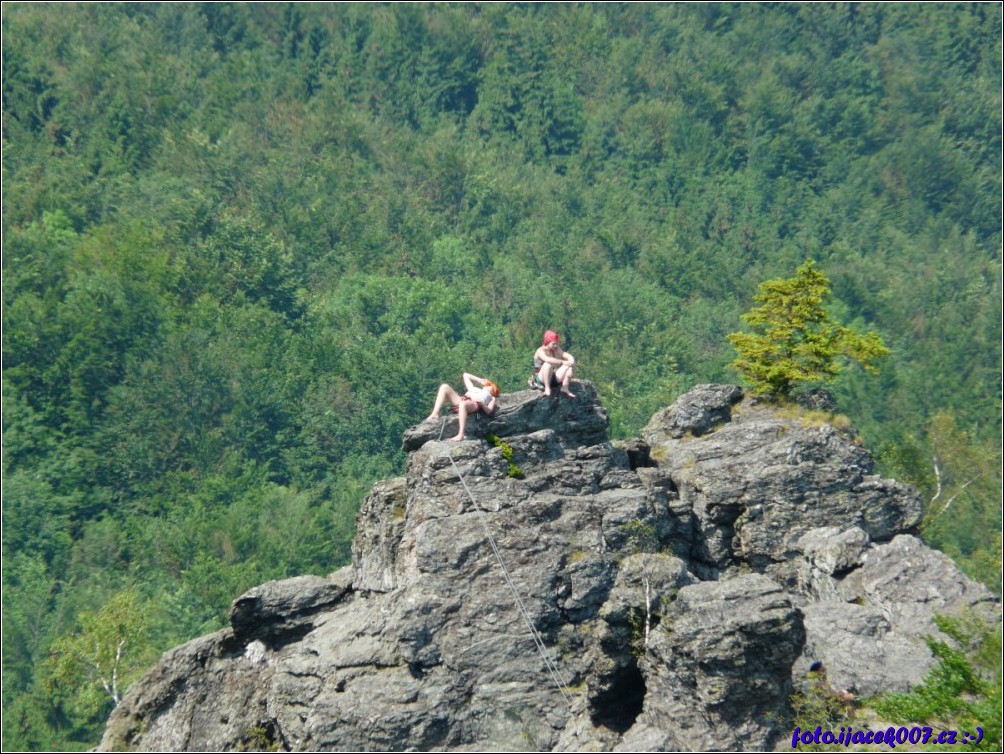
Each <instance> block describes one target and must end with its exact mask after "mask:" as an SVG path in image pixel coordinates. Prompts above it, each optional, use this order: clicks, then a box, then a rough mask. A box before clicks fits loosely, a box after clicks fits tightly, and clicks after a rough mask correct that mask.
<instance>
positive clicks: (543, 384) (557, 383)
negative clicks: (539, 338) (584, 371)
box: [530, 330, 575, 398]
mask: <svg viewBox="0 0 1004 754" xmlns="http://www.w3.org/2000/svg"><path fill="white" fill-rule="evenodd" d="M559 340H560V338H559V337H558V333H556V332H554V330H548V331H547V332H545V333H544V343H543V345H541V346H540V348H538V349H537V350H536V352H535V353H534V354H533V377H531V378H530V387H532V388H533V389H534V390H539V389H541V388H543V390H544V395H546V396H550V395H551V388H554V387H556V388H559V389H560V390H561V392H562V393H564V394H565V395H567V396H568V397H569V398H574V397H575V394H574V393H573V392H572V391H571V390H569V389H568V383H569V382H571V380H572V376H573V375H574V373H575V357H573V356H572V354H570V353H569V352H568V351H563V350H561V346H560V345H558V341H559Z"/></svg>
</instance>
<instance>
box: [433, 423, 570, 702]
mask: <svg viewBox="0 0 1004 754" xmlns="http://www.w3.org/2000/svg"><path fill="white" fill-rule="evenodd" d="M445 430H446V417H443V423H442V426H441V427H440V429H439V439H440V441H442V439H443V432H444V431H445ZM446 455H447V457H448V458H449V459H450V463H451V464H453V470H454V471H456V472H457V477H458V478H459V479H460V483H461V484H462V485H463V487H464V491H465V492H466V493H467V496H468V497H469V498H470V499H471V503H473V504H474V510H475V511H476V512H477V514H478V520H479V521H481V526H482V528H484V530H485V536H486V537H487V538H488V543H489V544H490V545H491V548H492V552H494V553H495V559H496V560H497V561H498V564H499V567H500V568H501V569H502V577H503V578H504V579H505V583H506V585H507V586H508V587H509V591H510V592H512V597H513V601H514V602H515V603H516V609H517V610H518V611H519V614H520V615H521V616H522V618H523V622H524V623H526V627H527V628H528V629H529V631H530V635H531V637H532V638H533V643H534V644H535V645H536V646H537V651H538V652H539V653H540V656H541V657H542V658H543V659H544V664H545V665H546V666H547V670H548V672H549V673H550V674H551V679H552V680H553V681H554V685H555V686H556V687H557V688H558V691H559V692H561V696H562V698H564V700H565V704H566V705H568V706H571V705H572V698H571V695H570V693H569V691H568V686H567V685H566V684H565V682H564V681H563V680H562V678H561V674H560V672H559V671H558V668H557V666H556V665H555V664H554V660H552V659H551V656H550V655H549V654H548V652H547V647H546V646H545V645H544V640H543V638H542V637H541V635H540V633H539V632H538V631H537V629H536V627H535V626H534V625H533V621H532V620H531V618H530V613H529V611H528V610H527V609H526V604H525V603H524V602H523V598H522V597H520V595H519V591H518V590H517V589H516V585H515V584H514V583H513V580H512V575H511V574H510V573H509V569H508V568H507V567H506V564H505V561H503V560H502V553H501V552H500V551H499V548H498V544H497V543H496V542H495V537H493V536H492V533H491V530H490V529H489V528H488V519H487V518H486V517H485V512H484V510H482V508H481V506H480V505H478V501H477V499H476V498H475V497H474V493H472V492H471V488H470V487H468V486H467V480H466V479H464V475H463V474H462V473H461V471H460V467H459V466H457V462H456V461H455V460H454V458H453V452H452V450H451V449H450V448H449V447H447V449H446Z"/></svg>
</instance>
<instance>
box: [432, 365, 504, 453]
mask: <svg viewBox="0 0 1004 754" xmlns="http://www.w3.org/2000/svg"><path fill="white" fill-rule="evenodd" d="M464 385H465V386H466V387H467V392H466V393H464V394H463V395H460V393H458V392H457V391H456V390H454V389H453V388H452V387H451V386H450V385H447V384H446V383H445V382H444V383H443V384H442V385H440V386H439V392H438V393H436V403H435V405H434V406H433V407H432V413H431V414H429V415H428V416H427V417H426V419H425V420H426V421H427V422H428V421H435V420H436V419H438V418H439V412H440V411H441V410H442V408H443V404H445V403H446V401H447V400H449V401H450V403H451V404H452V405H453V409H454V410H455V411H456V412H457V421H458V423H459V425H460V426H459V427H458V428H457V434H456V436H455V437H451V438H450V442H460V441H461V440H463V439H464V430H465V429H466V428H467V417H468V416H469V415H470V414H476V413H477V412H478V411H481V412H483V413H485V414H491V413H494V411H495V407H496V406H497V405H498V394H499V387H498V385H496V384H495V383H494V382H492V381H491V380H488V379H484V378H483V377H477V376H475V375H473V374H470V373H469V372H464ZM478 385H480V386H481V387H478Z"/></svg>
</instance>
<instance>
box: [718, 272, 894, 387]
mask: <svg viewBox="0 0 1004 754" xmlns="http://www.w3.org/2000/svg"><path fill="white" fill-rule="evenodd" d="M829 295H830V284H829V280H827V278H826V275H824V274H823V273H822V272H821V271H820V270H818V269H816V266H815V263H814V262H813V261H811V260H809V261H807V262H806V263H805V264H803V265H802V266H801V267H799V268H798V270H796V272H795V276H794V277H792V278H787V279H783V280H767V281H765V282H763V283H761V284H760V288H759V291H758V293H757V295H756V296H755V297H754V300H755V301H757V302H758V303H759V304H760V306H758V307H755V308H753V309H751V310H750V311H748V312H747V313H746V314H743V315H742V317H741V318H742V320H743V322H745V323H746V324H747V325H749V326H750V327H751V328H752V329H753V332H752V333H746V332H737V333H732V334H731V335H729V336H728V338H729V342H730V343H732V346H733V347H734V348H735V349H736V352H737V353H738V354H739V358H737V359H736V360H735V361H733V362H732V366H733V367H735V369H737V370H738V371H739V373H740V374H741V375H742V376H743V377H744V378H745V380H746V381H747V383H748V384H749V386H750V388H752V390H753V391H754V392H756V393H760V394H766V395H772V396H785V395H789V394H790V393H791V391H792V390H793V389H794V388H796V387H798V386H799V385H804V384H808V383H813V382H832V381H833V379H834V378H835V377H836V376H837V374H839V372H840V370H841V368H842V363H843V361H845V360H850V361H854V362H856V363H858V364H860V365H861V366H862V367H864V368H865V369H866V370H868V371H871V372H874V371H875V364H874V363H875V361H877V360H878V359H879V358H881V357H883V356H886V355H887V354H888V353H889V349H888V348H886V346H885V344H884V343H883V342H882V338H881V337H879V335H878V334H877V333H874V332H867V333H864V334H862V333H858V332H855V331H854V330H851V329H850V328H847V327H843V326H841V325H838V324H837V323H836V322H834V321H833V320H832V319H831V318H830V315H829V314H828V313H827V311H826V309H825V308H824V304H825V303H826V300H827V298H828V297H829Z"/></svg>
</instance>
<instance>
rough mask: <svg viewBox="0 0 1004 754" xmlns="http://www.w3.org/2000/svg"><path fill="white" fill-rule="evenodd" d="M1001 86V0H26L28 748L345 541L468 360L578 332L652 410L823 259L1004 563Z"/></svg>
mask: <svg viewBox="0 0 1004 754" xmlns="http://www.w3.org/2000/svg"><path fill="white" fill-rule="evenodd" d="M1000 113H1001V8H1000V6H999V4H982V3H975V4H940V3H938V4H905V3H896V4H855V3H840V4H821V3H819V4H753V3H748V4H720V3H699V4H687V3H680V4H670V3H649V4H635V3H611V4H596V5H591V4H564V3H562V4H507V3H506V4H485V5H479V4H444V5H426V4H413V3H400V4H375V3H366V4H339V3H311V4H283V3H249V4H233V3H176V4H166V3H89V4H45V3H38V4H35V3H5V4H4V7H3V369H4V372H3V391H4V395H3V399H4V400H3V432H4V436H3V442H4V451H3V452H4V456H3V642H2V644H3V712H4V714H3V746H4V748H5V749H40V750H41V749H46V748H52V749H68V748H85V747H87V746H88V745H91V744H93V743H94V742H95V740H96V738H97V736H98V735H99V733H100V728H101V723H102V720H103V716H104V715H106V714H107V712H108V710H109V709H110V705H111V704H112V694H110V693H107V692H102V691H101V689H102V688H103V686H102V683H103V681H104V680H106V679H107V669H105V670H102V669H101V668H102V667H105V668H107V666H106V665H105V666H102V664H101V663H102V662H103V660H101V659H100V658H101V657H103V656H104V655H101V654H100V653H101V652H102V651H104V650H102V649H101V642H113V643H115V644H117V643H118V642H120V641H125V644H123V645H122V646H123V650H124V651H125V654H123V660H124V661H125V662H124V663H123V665H122V666H121V671H122V673H123V676H122V680H124V681H128V679H129V677H131V674H132V673H134V672H136V670H137V669H138V668H139V667H140V666H141V665H142V664H143V662H148V661H149V657H150V656H151V655H152V654H156V652H158V651H161V650H163V649H166V648H167V647H169V646H171V645H173V644H176V643H178V642H180V641H183V640H185V639H187V638H190V637H193V636H195V635H198V634H200V633H203V632H206V631H208V630H211V629H213V628H216V627H218V626H220V625H222V623H221V621H222V619H223V616H224V614H225V611H226V609H227V607H228V606H229V603H230V600H231V599H232V598H233V597H235V596H236V595H238V594H239V593H240V592H241V591H242V590H243V589H246V588H248V587H250V586H252V585H254V584H257V583H260V582H262V581H264V580H267V579H270V578H280V577H284V576H290V575H293V574H298V573H308V572H313V573H325V572H329V571H331V570H334V569H335V568H337V567H339V566H340V565H342V564H344V563H346V562H347V560H348V557H349V549H348V548H349V541H350V537H351V535H352V529H353V517H354V514H355V510H356V509H357V507H358V505H359V504H360V502H361V500H362V498H363V497H364V495H365V494H366V492H367V490H368V489H369V486H370V484H371V483H372V481H373V480H374V479H376V478H379V477H384V476H389V475H392V474H395V473H398V472H400V470H401V466H402V461H403V458H402V454H401V452H400V451H399V449H398V448H399V446H400V439H401V435H402V431H403V430H404V429H405V428H406V427H407V426H408V425H409V424H412V423H414V422H416V421H418V420H420V419H421V418H422V417H423V416H425V415H426V414H427V412H428V410H429V408H430V407H431V402H432V398H433V395H434V391H435V388H436V386H437V385H438V384H439V383H440V382H442V381H444V380H447V381H451V382H454V383H456V382H457V381H459V376H460V374H461V372H462V371H463V370H469V371H473V372H475V373H477V374H484V375H487V376H489V377H491V378H492V379H494V380H495V381H497V382H499V383H500V384H501V386H502V388H503V390H510V391H511V390H516V389H519V388H521V387H522V385H523V384H524V383H525V380H526V375H527V371H528V363H529V359H530V355H531V353H532V350H533V348H534V347H535V346H536V345H537V343H538V340H539V338H540V334H541V332H542V331H543V330H544V329H545V328H546V327H551V328H554V329H556V330H558V331H559V332H560V333H561V335H562V342H563V344H564V345H566V346H567V347H568V349H569V350H570V351H571V352H572V353H574V354H575V356H576V359H577V362H578V363H579V365H580V367H579V374H580V376H581V377H583V378H586V379H590V380H593V381H594V382H595V383H596V384H597V387H598V389H599V391H600V394H601V396H602V398H603V401H604V403H605V405H606V406H607V408H608V409H609V411H610V415H611V420H612V431H613V433H614V434H615V435H618V436H627V435H633V434H637V432H638V430H639V429H640V428H641V426H643V424H644V423H645V422H646V421H647V419H648V418H649V417H650V416H651V414H652V413H653V412H654V411H655V410H656V409H658V408H660V407H662V406H664V405H666V404H667V403H669V402H670V401H672V400H673V399H674V398H675V397H676V396H677V395H679V394H680V393H681V392H683V391H684V390H686V389H688V388H689V387H691V386H692V385H693V384H694V383H698V382H711V381H723V380H727V381H735V380H736V379H737V375H735V374H734V373H733V372H732V371H731V370H730V367H729V366H728V364H729V362H730V361H731V360H732V358H733V357H734V353H733V352H732V349H731V348H730V346H729V343H728V341H727V340H726V335H727V334H728V333H729V332H732V331H734V330H736V329H737V328H738V327H739V324H740V322H739V315H740V313H741V312H743V311H745V310H747V309H748V308H749V306H750V304H751V301H752V297H753V295H754V294H755V292H756V287H757V285H758V284H759V283H760V282H762V281H764V280H767V279H770V278H779V277H780V278H784V277H788V276H790V275H791V274H792V273H793V271H794V270H795V269H796V268H798V266H799V265H800V264H802V263H803V262H804V261H805V260H807V259H814V260H816V261H817V263H818V265H819V268H820V269H822V270H824V271H825V272H826V274H827V276H828V277H829V280H830V282H831V285H832V291H833V300H832V302H831V305H830V311H831V314H832V315H833V316H834V318H835V320H836V321H839V322H842V323H845V324H846V325H847V326H848V327H852V328H855V329H859V330H872V329H874V330H875V331H877V332H878V333H879V334H880V335H881V337H882V338H883V339H884V341H885V342H886V343H887V344H888V345H889V346H890V347H891V349H892V354H891V355H890V357H889V358H887V359H885V360H884V362H883V365H882V371H881V374H880V375H879V376H878V377H873V376H871V375H868V374H866V373H864V372H861V371H853V370H851V371H847V372H846V373H843V374H841V375H840V377H839V379H838V380H837V381H836V383H835V384H834V387H833V390H834V392H835V394H836V395H837V397H838V400H839V401H840V403H841V407H842V410H843V411H844V412H845V413H847V414H848V415H849V416H850V417H851V419H852V420H853V421H854V422H855V424H856V425H857V426H858V428H859V430H860V431H861V433H862V435H863V437H864V440H865V442H866V443H867V444H869V446H871V447H872V448H874V449H876V450H877V451H878V453H879V458H880V463H881V465H882V470H883V471H884V472H885V473H888V474H894V475H896V476H898V477H900V478H903V479H906V480H908V481H912V482H914V483H916V484H918V485H919V486H920V488H921V489H922V490H923V491H924V493H925V494H926V495H927V497H928V498H929V499H934V502H933V503H932V506H931V511H930V513H929V527H928V529H927V536H928V538H929V541H932V542H933V543H935V544H936V545H937V546H939V547H942V548H943V549H944V550H945V551H946V552H948V553H949V554H951V555H952V556H953V557H955V558H957V559H958V560H959V561H960V562H961V563H963V564H964V566H965V567H966V568H968V569H969V571H970V572H971V573H973V574H974V575H976V576H977V577H980V578H982V579H984V580H987V581H989V582H993V583H995V585H996V588H998V589H999V573H1000V537H999V531H1000V505H999V503H1000V430H1001V425H1000V407H1001V404H1000V395H1001V379H1000V355H1001V354H1000V343H1001V277H1000V249H1001V223H1000V218H1001V184H1000V170H999V168H1000V162H1001V123H1000ZM948 509H950V511H951V513H950V514H947V515H946V514H945V513H944V511H945V510H948ZM109 623H113V624H114V625H109ZM116 627H118V629H121V630H118V629H116ZM95 642H97V646H98V647H99V648H98V649H97V650H95V652H96V653H92V654H88V653H87V652H85V651H84V647H89V646H94V645H95ZM88 651H90V650H88ZM95 665H97V666H98V668H97V669H95V668H94V666H95ZM95 689H97V690H98V693H96V694H94V693H91V692H93V691H94V690H95ZM116 693H118V691H116Z"/></svg>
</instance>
